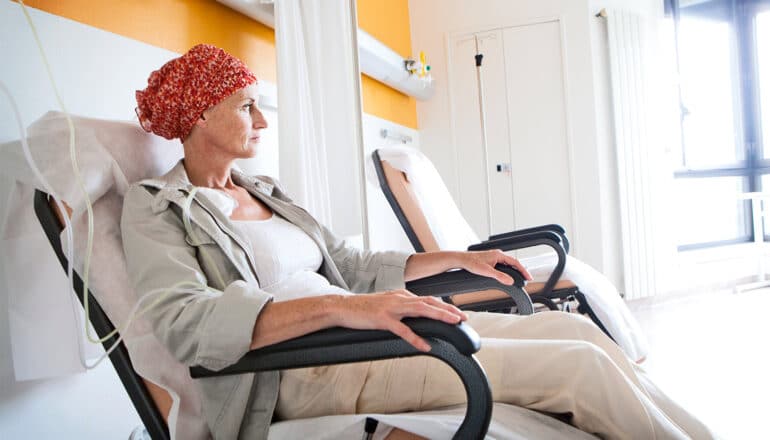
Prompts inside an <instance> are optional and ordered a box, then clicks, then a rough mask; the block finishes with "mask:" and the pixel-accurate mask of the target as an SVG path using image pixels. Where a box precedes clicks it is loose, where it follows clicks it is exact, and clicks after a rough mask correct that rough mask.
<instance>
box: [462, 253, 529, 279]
mask: <svg viewBox="0 0 770 440" xmlns="http://www.w3.org/2000/svg"><path fill="white" fill-rule="evenodd" d="M460 258H461V263H460V268H462V269H465V270H467V271H468V272H472V273H475V274H476V275H482V276H485V277H489V278H494V279H496V280H497V281H499V282H500V283H502V284H505V285H507V286H510V285H511V284H513V278H511V276H510V275H508V274H506V273H504V272H500V271H499V270H497V269H495V265H496V264H505V265H508V266H511V267H513V268H514V269H516V270H518V271H519V272H520V273H521V274H522V275H523V276H524V279H526V280H527V281H532V275H530V273H529V271H527V269H526V268H525V267H524V266H523V265H522V264H521V263H520V262H519V260H517V259H515V258H513V257H511V256H510V255H508V254H506V253H504V252H503V251H501V250H499V249H492V250H488V251H476V252H473V251H471V252H462V253H460Z"/></svg>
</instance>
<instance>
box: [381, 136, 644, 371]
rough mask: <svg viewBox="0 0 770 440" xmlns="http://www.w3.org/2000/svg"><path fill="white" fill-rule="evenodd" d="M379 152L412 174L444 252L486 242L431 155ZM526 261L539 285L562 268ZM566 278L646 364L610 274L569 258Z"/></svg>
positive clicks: (549, 260)
mask: <svg viewBox="0 0 770 440" xmlns="http://www.w3.org/2000/svg"><path fill="white" fill-rule="evenodd" d="M379 153H380V158H381V159H383V160H387V161H388V163H390V165H391V166H393V167H394V168H396V169H398V170H400V171H402V172H404V173H405V174H406V176H407V179H408V180H409V182H410V183H411V185H412V187H413V188H414V193H415V195H416V196H417V199H418V202H419V203H420V207H421V208H422V211H423V213H424V214H425V218H426V220H427V221H428V225H429V226H430V229H431V232H433V235H434V237H435V238H436V242H437V243H438V246H439V248H440V249H442V250H466V249H468V246H470V245H472V244H476V243H479V242H480V241H481V240H479V238H478V236H477V235H476V234H475V233H474V232H473V230H472V229H471V227H470V225H468V223H467V222H466V221H465V218H464V217H463V215H462V213H461V212H460V210H459V209H458V208H457V205H456V204H455V202H454V200H452V197H451V195H450V194H449V190H448V189H447V188H446V186H445V185H444V181H443V180H442V179H441V176H440V175H439V174H438V171H437V170H436V168H435V167H434V166H433V164H432V163H431V162H430V160H429V159H428V158H427V157H425V155H423V154H422V153H421V152H420V151H418V150H415V149H414V148H411V147H405V146H392V147H385V148H381V149H380V150H379ZM366 166H367V178H368V179H369V180H370V182H371V183H373V184H374V185H376V186H378V187H379V182H378V181H377V176H376V173H375V171H374V168H373V165H372V161H371V159H370V160H367V161H366ZM521 261H522V263H524V265H525V266H526V267H527V268H528V269H529V271H530V272H532V275H533V277H535V281H545V280H546V279H547V277H548V275H549V274H550V273H551V271H552V270H553V268H554V266H555V265H556V255H555V254H546V255H543V256H538V257H531V258H524V259H522V260H521ZM562 278H563V279H569V280H572V281H573V282H574V283H575V284H577V286H578V287H579V288H580V291H581V292H583V293H584V294H585V296H586V299H587V300H588V303H589V305H590V306H591V308H592V309H593V310H594V312H595V313H596V315H597V317H598V318H599V320H600V321H601V322H602V324H604V326H605V327H606V328H607V331H609V332H610V334H611V335H612V337H613V338H614V339H615V341H616V342H617V343H618V345H620V347H621V348H622V349H623V350H624V351H625V352H626V354H627V355H628V356H629V357H630V358H631V359H633V360H640V359H643V358H644V357H646V356H647V352H648V350H649V347H648V344H647V338H646V337H645V335H644V333H643V332H642V330H641V328H640V327H639V324H638V323H637V321H636V319H635V318H634V317H633V316H632V315H631V311H630V310H629V309H628V306H626V304H625V303H624V302H623V299H622V298H621V297H620V294H619V293H618V291H617V288H615V286H614V285H613V284H612V283H611V282H610V281H609V280H608V279H607V278H606V277H605V276H604V275H602V274H601V273H600V272H598V271H597V270H595V269H594V268H592V267H590V266H588V265H587V264H585V263H583V262H582V261H580V260H578V259H576V258H572V257H569V256H568V259H567V265H566V267H565V269H564V274H563V276H562Z"/></svg>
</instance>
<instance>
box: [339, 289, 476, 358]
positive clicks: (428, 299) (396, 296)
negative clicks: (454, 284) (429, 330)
mask: <svg viewBox="0 0 770 440" xmlns="http://www.w3.org/2000/svg"><path fill="white" fill-rule="evenodd" d="M335 315H336V317H337V319H336V320H335V321H336V322H335V324H336V325H339V326H342V327H347V328H353V329H359V330H388V331H390V332H392V333H393V334H395V335H397V336H399V337H401V338H402V339H404V340H405V341H406V342H408V343H409V344H411V345H412V346H414V348H416V349H418V350H420V351H425V352H427V351H430V345H429V344H428V343H427V342H426V341H425V340H424V339H423V338H421V337H419V336H417V334H416V333H414V332H413V331H412V329H410V328H409V327H408V326H407V325H405V324H404V323H403V322H401V320H402V319H403V318H430V319H435V320H437V321H443V322H446V323H447V324H457V323H459V322H461V321H465V320H466V319H468V315H466V314H465V313H463V312H462V311H461V310H460V309H458V308H457V307H455V306H453V305H451V304H447V303H445V302H443V301H442V300H441V299H439V298H436V297H433V296H417V295H415V294H413V293H411V292H409V291H407V290H403V289H400V290H392V291H388V292H380V293H371V294H360V295H350V296H342V297H339V302H338V308H337V310H336V313H335Z"/></svg>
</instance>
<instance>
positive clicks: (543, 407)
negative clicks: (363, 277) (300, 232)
mask: <svg viewBox="0 0 770 440" xmlns="http://www.w3.org/2000/svg"><path fill="white" fill-rule="evenodd" d="M469 315H470V318H469V320H468V323H469V324H470V325H471V326H472V327H473V328H474V329H475V330H476V331H477V332H478V333H479V334H480V335H481V336H482V338H483V339H482V348H481V350H480V351H479V352H478V353H477V354H476V356H477V358H478V360H479V362H481V364H482V365H483V367H484V369H485V371H486V373H487V376H488V378H489V382H490V384H491V386H492V394H493V398H494V400H495V401H496V402H504V403H510V404H514V405H518V406H523V407H526V408H530V409H534V410H538V411H544V412H549V413H558V414H568V415H570V421H571V423H572V424H573V425H575V426H576V427H578V428H579V429H582V430H584V431H586V432H589V433H593V434H597V435H599V436H600V437H602V438H613V439H614V438H618V439H620V438H628V439H687V438H694V439H709V438H713V435H712V434H711V433H710V432H709V430H708V428H706V426H704V425H703V424H702V423H701V422H700V421H698V420H697V419H696V418H695V417H693V416H692V415H690V414H689V413H688V412H687V411H685V410H684V409H683V408H681V407H680V406H679V405H677V404H676V403H674V402H673V401H672V400H671V399H669V398H668V397H667V396H666V395H665V394H663V393H662V392H661V391H660V390H659V389H658V388H657V387H656V386H655V385H654V384H653V383H652V382H651V381H650V380H649V379H648V378H647V377H646V375H645V373H644V372H643V371H642V369H641V368H640V367H639V366H637V365H636V364H634V363H633V362H631V361H629V359H628V358H627V357H626V356H625V354H624V353H623V352H622V351H621V350H620V349H619V348H618V346H617V345H616V344H615V343H614V342H612V341H611V340H610V339H609V338H607V337H606V336H605V335H604V334H603V333H602V332H601V331H600V330H599V329H598V328H597V327H596V326H595V325H594V324H593V323H592V322H590V321H589V320H588V319H585V318H583V317H582V316H578V315H575V314H569V313H562V312H543V313H537V314H535V315H530V316H518V315H503V314H491V313H469ZM464 402H465V390H464V388H463V386H462V383H461V382H460V379H459V378H458V377H457V375H456V374H455V372H454V371H453V370H452V369H451V368H450V367H448V366H447V365H446V364H444V363H443V362H441V361H439V360H437V359H434V358H431V357H428V356H416V357H411V358H401V359H389V360H384V361H375V362H364V363H356V364H344V365H333V366H328V367H318V368H306V369H298V370H287V371H283V372H282V373H281V387H280V392H279V396H278V407H277V412H278V416H279V417H281V418H285V419H293V418H304V417H315V416H322V415H332V414H351V413H395V412H404V411H412V410H426V409H432V408H439V407H444V406H449V405H457V404H461V403H464Z"/></svg>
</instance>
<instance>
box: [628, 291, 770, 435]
mask: <svg viewBox="0 0 770 440" xmlns="http://www.w3.org/2000/svg"><path fill="white" fill-rule="evenodd" d="M629 305H630V307H631V310H632V312H633V313H634V315H636V317H637V319H638V320H639V322H640V324H641V326H642V328H643V329H644V331H645V332H646V333H647V335H648V336H649V340H650V346H651V353H650V356H649V358H648V360H647V361H646V362H645V363H644V366H645V369H647V371H648V372H649V373H650V375H651V376H652V377H653V378H654V379H655V380H656V382H657V383H658V384H659V385H660V386H661V388H663V389H664V390H665V391H666V392H668V394H669V395H670V396H671V397H673V398H675V399H676V400H677V401H679V402H680V403H682V405H683V406H684V407H686V408H687V409H689V410H690V411H691V412H692V413H693V414H695V415H697V416H698V417H700V418H701V419H702V420H703V421H704V422H706V423H707V424H708V425H709V426H710V427H711V428H712V429H713V430H714V432H715V433H716V434H717V435H718V436H719V437H720V438H722V439H770V421H769V420H768V417H770V404H768V402H767V400H765V399H767V398H768V397H769V396H770V374H768V373H769V370H768V363H770V343H769V342H768V341H767V338H768V336H770V315H769V314H768V312H769V311H770V289H761V290H752V291H748V292H742V293H733V291H732V290H721V291H717V292H712V293H699V294H687V295H679V296H670V297H664V298H663V299H656V300H655V301H647V300H640V301H635V302H634V301H632V302H630V304H629Z"/></svg>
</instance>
